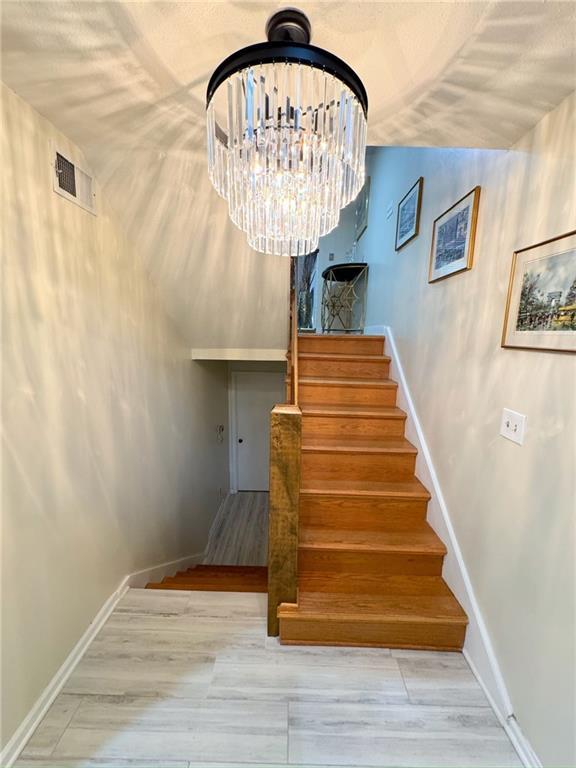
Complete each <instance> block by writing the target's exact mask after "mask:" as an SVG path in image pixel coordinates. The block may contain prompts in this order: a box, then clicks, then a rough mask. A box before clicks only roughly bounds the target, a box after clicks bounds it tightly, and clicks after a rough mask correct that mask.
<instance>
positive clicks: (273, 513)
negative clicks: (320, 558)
mask: <svg viewBox="0 0 576 768" xmlns="http://www.w3.org/2000/svg"><path fill="white" fill-rule="evenodd" d="M301 440H302V413H301V411H300V409H299V408H298V406H297V405H277V406H276V407H275V408H274V409H273V410H272V414H271V420H270V500H269V504H270V511H269V534H268V635H270V636H276V635H278V632H279V624H278V618H277V610H278V606H279V605H280V603H296V602H297V597H298V504H299V497H300V447H301Z"/></svg>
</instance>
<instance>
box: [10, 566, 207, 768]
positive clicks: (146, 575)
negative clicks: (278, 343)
mask: <svg viewBox="0 0 576 768" xmlns="http://www.w3.org/2000/svg"><path fill="white" fill-rule="evenodd" d="M203 559H204V552H199V553H197V554H195V555H190V556H189V557H181V558H179V559H178V560H170V561H169V562H167V563H162V564H161V565H156V566H153V567H152V568H144V569H143V570H141V571H135V572H134V573H129V574H128V575H127V576H125V577H124V578H123V579H122V581H121V582H120V584H119V585H118V587H117V588H116V590H115V591H114V592H113V593H112V594H111V595H110V597H109V598H108V599H107V600H106V602H105V603H104V605H103V606H102V608H100V610H99V611H98V613H97V614H96V616H95V617H94V619H93V620H92V621H91V622H90V624H89V625H88V627H87V629H86V631H85V632H84V634H83V635H82V637H81V638H80V639H79V640H78V642H77V643H76V645H75V646H74V648H73V649H72V650H71V651H70V653H69V654H68V656H67V658H66V659H65V661H64V663H63V664H62V666H61V667H60V669H59V670H58V671H57V672H56V674H55V675H54V677H53V678H52V680H51V681H50V682H49V683H48V685H47V686H46V688H45V689H44V690H43V691H42V693H41V694H40V696H39V697H38V699H37V700H36V702H35V703H34V705H33V706H32V709H31V710H30V712H29V713H28V715H27V716H26V717H25V718H24V720H23V721H22V722H21V723H20V725H19V727H18V728H17V729H16V731H15V732H14V734H13V735H12V737H11V738H10V740H9V741H8V743H7V744H6V746H5V747H4V749H3V750H2V752H1V753H0V766H2V768H10V766H11V765H13V763H14V762H15V761H16V759H17V758H18V755H19V754H20V752H21V751H22V750H23V749H24V747H25V745H26V743H27V741H28V739H29V738H30V737H31V736H32V734H33V733H34V731H35V730H36V728H37V727H38V725H39V723H40V721H41V720H42V718H43V717H44V715H45V714H46V712H47V711H48V709H49V707H50V706H51V704H52V702H53V701H54V699H55V698H56V696H58V694H59V693H60V691H61V690H62V688H63V687H64V685H65V684H66V681H67V680H68V678H69V677H70V675H71V674H72V672H73V671H74V669H75V667H76V665H77V664H78V662H79V661H80V659H81V658H82V656H83V655H84V653H85V652H86V649H87V648H88V646H89V645H90V643H91V642H92V640H93V639H94V638H95V637H96V635H97V634H98V632H99V631H100V630H101V629H102V627H103V626H104V624H105V622H106V620H107V619H108V617H109V616H110V614H111V613H112V611H113V610H114V608H115V607H116V605H117V603H118V602H119V600H120V599H121V598H122V597H123V596H124V595H125V594H126V592H127V591H128V590H129V589H130V588H134V587H144V586H146V584H147V583H148V582H149V581H154V580H159V579H163V578H164V576H167V575H169V574H170V573H174V571H175V570H180V569H182V568H189V567H190V566H191V565H196V564H197V563H201V562H202V560H203Z"/></svg>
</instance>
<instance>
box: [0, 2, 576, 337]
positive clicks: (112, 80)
mask: <svg viewBox="0 0 576 768" xmlns="http://www.w3.org/2000/svg"><path fill="white" fill-rule="evenodd" d="M297 4H298V6H299V7H302V8H303V9H304V10H305V11H306V12H307V13H308V15H309V17H310V19H311V22H312V27H313V42H314V43H315V44H316V45H319V46H321V47H324V48H327V49H329V50H331V51H333V52H334V53H336V54H338V55H339V56H341V57H342V58H343V59H345V60H346V61H348V63H350V64H351V65H352V66H353V67H354V68H355V69H356V70H357V72H358V74H359V75H360V76H361V77H362V79H363V80H364V83H365V85H366V88H367V91H368V97H369V143H371V144H383V145H386V144H403V145H417V144H418V145H432V146H434V145H436V146H474V147H502V148H505V147H509V146H510V145H511V144H513V143H514V142H515V141H516V140H517V139H518V138H520V136H522V135H523V134H524V133H526V132H527V131H528V130H529V129H530V128H531V127H532V126H533V125H534V124H535V123H536V122H537V121H538V120H539V119H540V118H541V117H542V116H543V115H544V114H545V113H546V112H548V111H550V110H551V109H552V108H553V107H555V106H556V105H557V104H558V103H559V102H560V101H561V100H562V99H563V98H564V97H565V96H566V95H568V93H570V92H571V91H572V90H574V88H575V85H576V80H575V68H576V58H575V57H576V41H575V23H576V22H575V19H576V4H575V3H574V2H537V1H536V2H427V3H419V2H416V3H412V2H393V3H373V2H306V1H303V2H302V1H300V2H298V3H297ZM277 7H278V5H277V4H274V3H261V2H231V1H230V0H228V1H227V2H210V3H204V2H89V1H88V2H86V1H83V2H67V0H59V1H58V2H49V1H42V2H32V3H29V2H10V1H8V2H3V3H2V33H3V50H2V59H3V67H2V79H3V80H4V81H5V82H6V83H7V84H8V85H9V86H10V87H11V88H13V89H14V90H15V91H16V92H17V93H18V94H20V95H21V96H22V97H23V98H24V99H26V101H28V102H30V103H31V104H32V105H33V106H34V107H35V108H36V109H38V110H39V111H40V112H41V113H42V114H43V115H45V116H46V117H47V118H48V119H49V120H51V121H52V122H53V123H54V124H55V125H56V126H57V127H58V128H60V129H61V130H62V131H63V132H64V133H66V134H67V135H68V136H69V137H70V138H72V139H73V140H74V141H76V143H78V144H79V145H80V147H81V148H82V149H83V150H84V152H85V153H86V155H87V157H88V160H89V162H90V165H91V167H92V169H93V171H94V172H95V173H96V175H97V177H98V179H99V181H100V182H101V183H102V184H103V185H104V188H105V191H106V194H107V195H108V197H109V198H110V200H111V202H112V204H113V205H114V206H115V208H116V210H117V212H118V215H119V217H120V218H121V220H122V223H123V225H124V227H125V228H126V230H127V231H128V234H129V235H130V236H131V237H132V239H133V241H134V243H135V245H136V248H137V250H138V252H139V253H140V254H141V255H142V257H143V259H144V260H145V262H146V264H147V266H148V267H149V268H150V270H151V272H152V273H153V275H154V276H155V277H156V279H157V280H158V282H159V284H160V286H161V288H162V289H163V290H164V291H165V293H166V295H167V298H168V306H169V309H170V311H171V313H172V314H173V316H174V317H175V319H176V321H177V322H178V324H179V326H180V328H181V330H182V331H183V332H184V334H185V335H186V338H187V339H188V341H189V343H190V344H191V346H195V347H212V346H225V347H250V346H253V347H261V348H268V347H274V346H281V345H282V343H283V327H284V326H283V317H284V312H285V282H286V279H287V264H286V260H283V259H281V258H279V257H265V256H262V255H260V254H255V253H253V252H251V251H250V249H248V247H247V246H246V245H245V243H244V239H243V236H242V235H241V234H240V233H239V232H237V231H236V230H235V229H234V227H233V225H232V224H230V223H229V222H228V221H227V218H226V208H225V204H224V202H223V201H221V200H220V199H219V198H217V197H216V194H215V193H214V192H213V191H212V189H211V187H210V185H209V182H208V180H207V177H206V161H205V128H204V97H205V89H206V84H207V81H208V78H209V76H210V74H211V72H212V71H213V69H214V68H215V66H216V65H217V64H218V63H219V61H220V60H221V59H222V58H224V57H225V56H227V55H228V54H229V53H230V52H232V51H233V50H235V49H236V48H239V47H242V46H244V45H248V44H250V43H253V42H258V41H260V40H262V39H263V38H264V34H263V28H264V23H265V21H266V18H267V17H268V15H269V14H270V13H271V12H272V11H273V10H275V9H276V8H277Z"/></svg>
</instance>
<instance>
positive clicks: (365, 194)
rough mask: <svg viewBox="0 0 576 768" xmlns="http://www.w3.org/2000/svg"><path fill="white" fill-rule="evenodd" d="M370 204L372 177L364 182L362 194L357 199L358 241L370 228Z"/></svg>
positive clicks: (356, 233) (356, 235) (356, 234)
mask: <svg viewBox="0 0 576 768" xmlns="http://www.w3.org/2000/svg"><path fill="white" fill-rule="evenodd" d="M369 203H370V176H368V177H367V179H366V181H365V182H364V186H363V187H362V189H361V190H360V194H359V195H358V197H357V198H356V229H355V237H356V240H360V238H361V237H362V233H363V232H364V231H365V229H366V228H367V226H368V205H369Z"/></svg>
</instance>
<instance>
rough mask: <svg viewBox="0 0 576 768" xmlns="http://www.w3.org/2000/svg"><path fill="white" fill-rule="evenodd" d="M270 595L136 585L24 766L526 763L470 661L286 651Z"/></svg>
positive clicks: (452, 656)
mask: <svg viewBox="0 0 576 768" xmlns="http://www.w3.org/2000/svg"><path fill="white" fill-rule="evenodd" d="M265 617H266V595H259V594H241V593H223V592H172V591H162V590H141V589H131V590H130V591H129V592H128V593H127V594H126V595H125V596H124V597H123V599H122V600H121V601H120V603H119V604H118V606H117V607H116V609H115V611H114V612H113V614H112V615H111V617H110V618H109V620H108V621H107V622H106V624H105V626H104V627H103V628H102V630H101V631H100V633H99V634H98V636H97V637H96V638H95V639H94V641H93V642H92V644H91V645H90V647H89V648H88V650H87V652H86V653H85V655H84V657H83V658H82V659H81V661H80V662H79V664H78V666H77V667H76V669H75V670H74V672H73V674H72V675H71V677H70V679H69V680H68V682H67V683H66V686H65V688H64V690H63V691H62V693H61V694H60V695H59V696H58V698H57V699H56V701H55V702H54V704H53V705H52V707H51V708H50V710H49V711H48V713H47V715H46V716H45V718H44V719H43V721H42V722H41V724H40V726H39V727H38V729H37V730H36V732H35V734H34V735H33V737H32V738H31V740H30V741H29V742H28V744H27V746H26V748H25V750H24V752H23V754H22V755H21V757H20V759H19V760H18V761H17V763H16V765H17V766H18V768H25V766H27V767H28V768H48V766H49V767H50V768H55V767H56V766H58V768H80V767H81V766H86V767H88V766H94V767H95V766H99V768H124V767H125V766H126V767H127V766H131V767H132V768H152V766H153V767H154V768H199V767H200V766H204V768H232V767H236V768H239V767H240V766H242V765H244V766H246V765H249V766H251V767H252V768H255V766H260V767H261V768H264V766H266V768H273V766H282V765H291V766H300V768H302V767H303V766H355V767H356V768H359V767H362V768H363V767H364V766H365V767H366V768H368V766H380V767H381V768H382V767H383V766H397V767H400V766H411V767H414V766H469V767H473V766H499V768H503V767H504V766H519V765H521V763H520V761H519V759H518V757H517V756H516V753H515V752H514V750H513V748H512V746H511V744H510V742H509V740H508V738H507V736H506V734H505V732H504V731H503V729H502V728H501V727H500V725H499V723H498V721H497V720H496V717H495V715H494V713H493V712H492V710H491V709H490V707H489V706H488V702H487V700H486V698H485V696H484V694H483V692H482V690H481V689H480V687H479V685H478V683H477V682H476V680H475V678H474V677H473V675H472V673H471V671H470V669H469V668H468V666H467V664H466V661H465V659H464V657H463V656H462V655H461V654H460V653H429V652H418V651H390V650H386V649H375V648H367V649H361V648H320V647H303V646H280V645H279V644H278V642H277V641H276V640H275V639H271V638H267V637H266V618H265Z"/></svg>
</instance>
